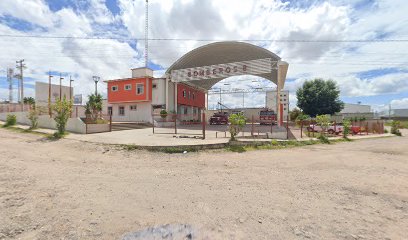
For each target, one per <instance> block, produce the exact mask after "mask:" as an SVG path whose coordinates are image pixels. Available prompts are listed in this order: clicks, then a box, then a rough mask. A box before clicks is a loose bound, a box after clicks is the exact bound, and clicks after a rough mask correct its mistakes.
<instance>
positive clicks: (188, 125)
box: [152, 113, 206, 139]
mask: <svg viewBox="0 0 408 240" xmlns="http://www.w3.org/2000/svg"><path fill="white" fill-rule="evenodd" d="M152 120H153V134H176V135H179V136H185V137H189V136H191V137H201V138H202V139H205V131H206V119H205V113H202V114H152Z"/></svg>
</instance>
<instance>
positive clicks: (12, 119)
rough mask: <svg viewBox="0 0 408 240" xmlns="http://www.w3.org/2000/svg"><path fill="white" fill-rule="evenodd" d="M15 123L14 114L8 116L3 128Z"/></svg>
mask: <svg viewBox="0 0 408 240" xmlns="http://www.w3.org/2000/svg"><path fill="white" fill-rule="evenodd" d="M16 123H17V117H16V115H14V114H8V115H7V118H6V124H4V126H5V127H9V126H14V125H16Z"/></svg>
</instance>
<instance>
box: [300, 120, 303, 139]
mask: <svg viewBox="0 0 408 240" xmlns="http://www.w3.org/2000/svg"><path fill="white" fill-rule="evenodd" d="M300 138H303V120H301V121H300Z"/></svg>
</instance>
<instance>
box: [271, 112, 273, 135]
mask: <svg viewBox="0 0 408 240" xmlns="http://www.w3.org/2000/svg"><path fill="white" fill-rule="evenodd" d="M272 128H273V115H271V135H272Z"/></svg>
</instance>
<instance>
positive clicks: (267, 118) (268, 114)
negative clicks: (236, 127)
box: [259, 109, 276, 125]
mask: <svg viewBox="0 0 408 240" xmlns="http://www.w3.org/2000/svg"><path fill="white" fill-rule="evenodd" d="M259 124H261V125H262V124H276V113H275V111H273V110H269V109H264V110H261V111H260V112H259Z"/></svg>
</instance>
